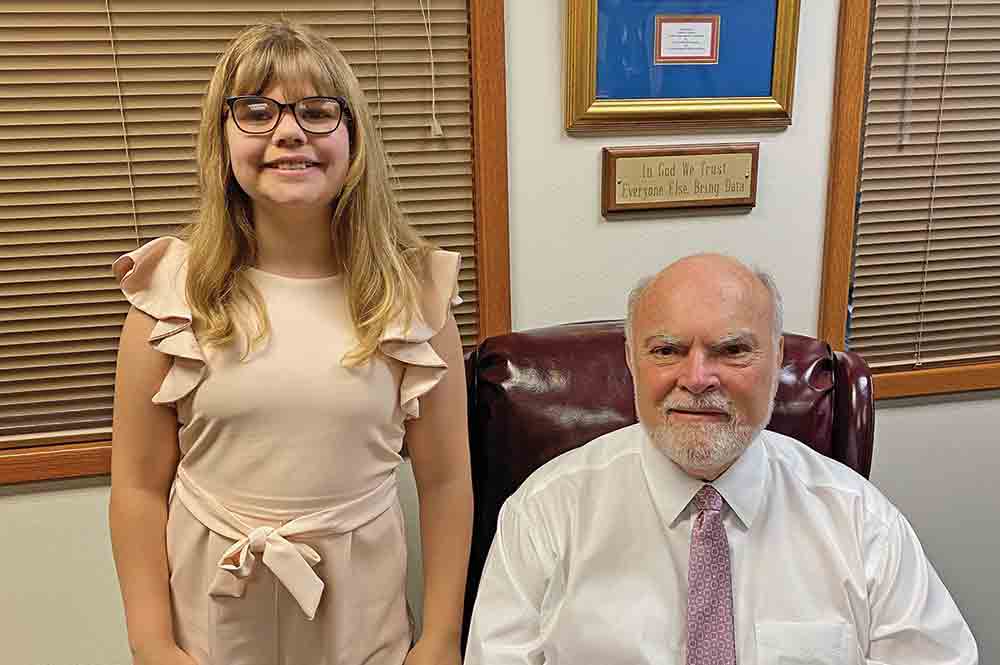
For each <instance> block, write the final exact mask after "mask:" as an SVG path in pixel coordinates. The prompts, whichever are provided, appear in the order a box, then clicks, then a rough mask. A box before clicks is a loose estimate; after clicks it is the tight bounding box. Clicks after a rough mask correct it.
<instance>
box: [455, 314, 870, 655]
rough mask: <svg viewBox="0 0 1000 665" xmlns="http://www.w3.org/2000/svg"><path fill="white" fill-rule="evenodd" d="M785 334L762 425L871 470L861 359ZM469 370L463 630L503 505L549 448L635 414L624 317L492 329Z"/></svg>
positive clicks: (574, 443)
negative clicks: (468, 545) (770, 411)
mask: <svg viewBox="0 0 1000 665" xmlns="http://www.w3.org/2000/svg"><path fill="white" fill-rule="evenodd" d="M784 337H785V358H784V369H783V370H782V373H781V377H780V383H779V386H778V393H777V396H776V398H775V406H774V415H773V416H772V417H771V422H770V424H769V425H768V429H772V430H775V431H777V432H781V433H782V434H787V435H789V436H793V437H795V438H797V439H799V440H800V441H802V442H804V443H807V444H808V445H810V446H811V447H812V448H814V449H815V450H817V451H819V452H821V453H823V454H824V455H827V456H828V457H831V458H833V459H835V460H837V461H839V462H842V463H844V464H846V465H847V466H849V467H851V468H852V469H854V470H855V471H857V472H858V473H860V474H862V475H863V476H865V477H868V474H869V472H870V470H871V459H872V443H873V437H874V414H873V400H872V381H871V374H870V373H869V370H868V366H867V365H866V364H865V362H864V360H862V359H861V357H860V356H859V355H857V354H854V353H850V352H836V351H832V350H831V349H830V347H829V346H828V345H827V344H825V343H824V342H821V341H819V340H817V339H813V338H811V337H804V336H802V335H792V334H785V336H784ZM466 378H467V380H468V387H469V440H470V445H471V453H472V482H473V491H474V493H475V498H476V510H475V520H474V525H473V537H472V552H471V558H470V562H469V579H468V584H467V586H466V603H465V625H464V626H463V628H464V630H463V635H464V634H465V632H466V631H467V630H468V623H469V616H470V614H471V612H472V606H473V602H474V600H475V597H476V591H477V589H478V587H479V576H480V574H481V572H482V569H483V564H484V563H485V561H486V554H487V552H488V550H489V547H490V543H491V542H492V541H493V534H494V533H495V531H496V523H497V517H498V515H499V512H500V506H501V504H503V502H504V501H505V500H506V499H507V497H508V496H510V495H511V494H512V493H513V492H514V490H516V489H517V487H518V486H519V485H520V484H521V483H522V482H524V480H525V478H527V477H528V475H529V474H531V472H532V471H534V470H535V469H537V468H538V467H539V466H541V465H542V464H544V463H545V462H547V461H549V460H550V459H552V458H553V457H555V456H556V455H559V454H560V453H563V452H566V451H568V450H571V449H573V448H576V447H578V446H581V445H583V444H584V443H586V442H588V441H590V440H591V439H594V438H596V437H598V436H600V435H602V434H605V433H607V432H610V431H612V430H616V429H619V428H621V427H625V426H626V425H631V424H632V423H634V422H636V417H635V407H634V401H633V397H632V377H631V374H630V373H629V371H628V368H627V367H626V365H625V335H624V330H623V326H622V322H621V321H600V322H593V323H571V324H566V325H560V326H551V327H547V328H539V329H536V330H528V331H524V332H518V333H511V334H508V335H500V336H497V337H491V338H489V339H487V340H486V341H484V342H483V343H482V344H480V345H479V347H478V348H476V349H474V350H473V351H471V352H470V353H469V354H467V356H466Z"/></svg>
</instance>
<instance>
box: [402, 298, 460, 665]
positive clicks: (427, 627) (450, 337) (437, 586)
mask: <svg viewBox="0 0 1000 665" xmlns="http://www.w3.org/2000/svg"><path fill="white" fill-rule="evenodd" d="M430 343H431V346H433V347H434V350H435V351H436V352H437V354H438V355H439V356H441V358H442V359H443V360H444V361H445V362H446V363H447V364H448V370H447V373H446V374H445V376H444V377H443V378H442V379H441V382H440V383H438V384H437V385H436V386H435V387H434V388H433V389H432V390H431V391H430V392H428V393H427V394H426V395H423V396H421V398H420V417H419V418H417V419H415V420H410V421H408V422H407V427H406V447H407V449H408V450H409V452H410V459H411V460H412V463H413V475H414V478H415V479H416V483H417V493H418V495H419V499H420V540H421V549H422V552H423V568H424V603H423V607H424V613H423V618H424V620H423V632H422V634H421V637H420V640H419V642H417V645H416V647H414V649H413V651H412V652H411V653H410V656H409V657H408V658H407V665H417V664H418V663H420V664H423V663H433V665H439V664H443V663H448V664H449V665H450V664H452V663H456V664H457V663H459V662H461V652H460V651H461V650H460V642H461V634H462V604H463V601H464V597H465V578H466V571H467V568H468V563H469V544H470V541H471V539H472V479H471V472H470V470H469V433H468V421H467V415H466V392H465V391H466V388H465V366H464V361H463V358H462V346H461V340H460V338H459V334H458V326H457V325H456V323H455V319H454V317H453V316H451V315H450V314H449V315H448V321H447V322H446V323H445V326H444V328H443V329H442V330H441V332H439V333H438V334H437V335H436V336H435V337H434V338H433V339H432V340H431V342H430Z"/></svg>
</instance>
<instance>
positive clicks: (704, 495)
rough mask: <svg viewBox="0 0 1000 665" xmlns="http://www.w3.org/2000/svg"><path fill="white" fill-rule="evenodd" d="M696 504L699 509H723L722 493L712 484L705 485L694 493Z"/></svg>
mask: <svg viewBox="0 0 1000 665" xmlns="http://www.w3.org/2000/svg"><path fill="white" fill-rule="evenodd" d="M694 502H695V505H697V506H698V510H712V511H716V512H718V511H720V510H722V495H720V494H719V492H718V490H716V489H715V488H714V487H712V486H711V485H703V486H702V488H701V489H700V490H698V493H697V494H695V495H694Z"/></svg>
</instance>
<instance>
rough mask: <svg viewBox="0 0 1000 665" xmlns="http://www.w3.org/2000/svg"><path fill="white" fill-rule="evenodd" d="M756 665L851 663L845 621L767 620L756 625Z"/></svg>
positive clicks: (848, 630) (843, 664)
mask: <svg viewBox="0 0 1000 665" xmlns="http://www.w3.org/2000/svg"><path fill="white" fill-rule="evenodd" d="M756 628H757V662H758V665H852V664H853V662H854V661H852V660H850V657H851V655H850V654H851V652H850V651H849V646H850V638H851V631H850V629H849V628H850V627H849V626H848V625H847V624H846V623H820V622H811V621H810V622H804V621H803V622H799V621H768V622H761V623H758V624H757V626H756Z"/></svg>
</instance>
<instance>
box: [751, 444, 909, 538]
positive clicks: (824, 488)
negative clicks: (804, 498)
mask: <svg viewBox="0 0 1000 665" xmlns="http://www.w3.org/2000/svg"><path fill="white" fill-rule="evenodd" d="M763 434H764V436H763V444H764V450H765V455H766V457H767V464H768V467H769V469H770V472H771V473H772V474H774V475H775V476H778V477H780V478H782V479H784V480H787V481H790V482H792V483H794V484H795V485H797V486H798V487H799V488H800V489H802V490H803V491H806V492H808V493H809V494H813V495H816V494H821V493H826V494H833V495H836V496H839V497H842V498H849V497H856V498H857V499H858V500H860V501H861V503H862V505H863V506H864V507H865V510H866V511H867V512H869V513H876V514H877V516H878V517H879V519H881V520H889V519H891V518H892V517H893V516H894V514H895V513H896V509H895V507H894V506H893V505H892V504H891V503H890V502H889V500H888V499H886V497H885V496H884V495H883V494H882V493H881V492H880V491H879V490H878V488H876V487H875V486H874V485H873V484H872V483H871V482H869V481H868V479H866V478H865V477H864V476H862V475H861V474H859V473H857V472H856V471H854V469H851V468H850V467H848V466H847V465H845V464H843V463H841V462H838V461H837V460H835V459H832V458H830V457H827V456H826V455H824V454H822V453H820V452H818V451H816V450H814V449H813V448H811V447H810V446H809V445H807V444H805V443H803V442H802V441H799V440H798V439H795V438H793V437H790V436H786V435H784V434H780V433H778V432H774V431H771V430H765V431H764V433H763Z"/></svg>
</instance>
